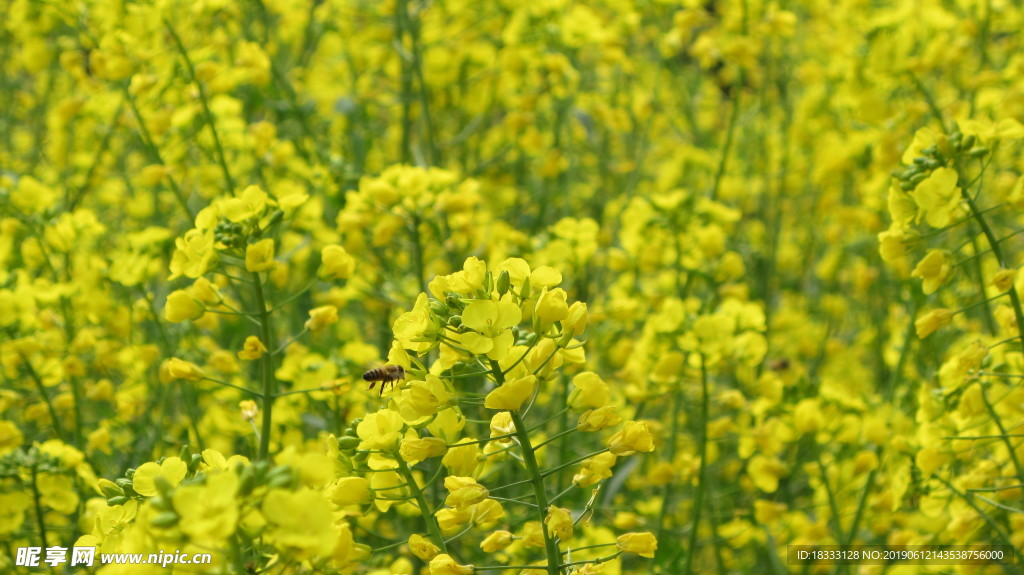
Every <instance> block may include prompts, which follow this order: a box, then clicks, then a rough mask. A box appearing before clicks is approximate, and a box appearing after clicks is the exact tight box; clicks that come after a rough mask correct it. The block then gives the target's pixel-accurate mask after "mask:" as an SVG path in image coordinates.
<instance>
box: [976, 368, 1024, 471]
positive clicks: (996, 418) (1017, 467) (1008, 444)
mask: <svg viewBox="0 0 1024 575" xmlns="http://www.w3.org/2000/svg"><path fill="white" fill-rule="evenodd" d="M979 388H980V389H981V400H982V401H984V402H985V409H987V410H988V413H989V415H990V416H992V421H993V422H995V424H996V427H998V428H999V433H1001V434H1002V440H1003V443H1005V444H1006V450H1007V451H1009V452H1010V460H1011V461H1013V468H1014V469H1015V470H1016V471H1017V478H1018V479H1019V480H1020V481H1022V482H1024V472H1022V469H1024V468H1022V467H1021V465H1020V459H1019V458H1018V457H1017V450H1016V448H1015V447H1014V445H1013V442H1012V441H1010V436H1009V434H1007V433H1006V427H1005V426H1004V425H1003V420H1002V419H1001V418H1000V417H999V414H998V413H996V408H995V407H994V406H993V405H992V402H990V401H989V400H988V396H986V395H985V386H984V385H981V384H979Z"/></svg>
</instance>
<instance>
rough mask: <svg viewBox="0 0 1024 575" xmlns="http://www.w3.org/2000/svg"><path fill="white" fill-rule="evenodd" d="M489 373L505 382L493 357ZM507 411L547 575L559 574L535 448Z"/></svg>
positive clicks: (518, 419) (515, 416) (522, 425)
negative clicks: (529, 492)
mask: <svg viewBox="0 0 1024 575" xmlns="http://www.w3.org/2000/svg"><path fill="white" fill-rule="evenodd" d="M491 373H493V374H494V379H495V380H496V381H497V383H498V385H502V384H503V383H505V375H504V374H503V373H502V372H501V366H500V365H498V362H496V361H494V360H493V359H492V360H491ZM509 413H510V414H511V415H512V424H513V425H514V426H515V428H516V438H517V439H518V440H519V447H520V449H522V451H523V462H524V463H525V464H526V470H527V471H528V472H529V474H530V483H531V484H532V485H533V495H534V498H535V499H536V500H537V515H538V517H539V518H540V528H541V532H542V533H543V534H544V549H545V550H546V551H547V555H548V565H547V567H548V575H559V574H560V573H561V572H562V569H561V563H562V556H561V554H560V553H559V552H558V543H557V542H556V541H555V540H554V538H552V537H551V534H550V533H548V526H547V524H546V523H544V519H545V518H546V515H545V514H546V513H547V511H548V495H547V492H546V491H544V475H543V474H542V473H541V471H540V465H538V464H537V455H536V450H534V448H533V443H532V442H531V441H530V434H529V431H528V428H527V427H526V423H525V422H524V421H523V418H522V416H521V415H519V412H518V411H510V412H509Z"/></svg>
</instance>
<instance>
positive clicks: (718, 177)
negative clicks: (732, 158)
mask: <svg viewBox="0 0 1024 575" xmlns="http://www.w3.org/2000/svg"><path fill="white" fill-rule="evenodd" d="M739 115H740V94H739V91H738V90H737V92H736V95H735V97H733V99H732V112H731V113H730V114H729V127H728V128H727V129H726V130H727V131H726V133H725V143H723V144H722V157H720V158H719V159H718V170H716V171H715V181H714V183H713V184H712V186H711V199H712V200H715V199H716V198H717V197H718V189H719V187H721V185H722V178H723V177H724V176H725V168H726V166H727V165H728V162H729V150H730V149H731V148H732V140H733V136H734V135H735V133H736V120H737V118H739Z"/></svg>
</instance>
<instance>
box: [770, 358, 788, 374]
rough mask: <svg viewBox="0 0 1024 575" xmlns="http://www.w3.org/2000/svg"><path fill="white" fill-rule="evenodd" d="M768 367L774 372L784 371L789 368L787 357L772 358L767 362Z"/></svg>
mask: <svg viewBox="0 0 1024 575" xmlns="http://www.w3.org/2000/svg"><path fill="white" fill-rule="evenodd" d="M768 369H770V370H772V371H776V372H778V371H786V370H787V369H789V359H788V358H785V357H784V358H782V359H776V360H773V361H772V362H771V363H769V364H768Z"/></svg>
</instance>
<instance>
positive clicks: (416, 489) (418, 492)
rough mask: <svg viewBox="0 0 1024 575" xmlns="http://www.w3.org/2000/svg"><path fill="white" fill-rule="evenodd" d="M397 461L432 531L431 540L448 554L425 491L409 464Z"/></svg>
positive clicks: (399, 458) (401, 460)
mask: <svg viewBox="0 0 1024 575" xmlns="http://www.w3.org/2000/svg"><path fill="white" fill-rule="evenodd" d="M395 459H396V460H397V461H398V469H399V471H400V472H401V474H402V477H404V478H405V483H406V485H407V486H408V487H409V488H410V489H412V494H413V497H415V498H416V504H417V505H418V506H419V508H420V515H422V516H423V522H424V523H426V524H427V531H430V538H431V539H433V540H434V544H435V545H437V546H438V547H440V548H441V551H442V552H444V553H447V552H448V547H447V546H446V545H445V542H444V535H443V534H442V533H441V527H440V526H439V525H438V524H437V519H435V518H434V511H433V510H432V509H431V508H430V506H429V505H428V504H427V498H426V497H424V496H423V490H422V489H420V486H419V485H418V484H417V483H416V478H415V477H413V475H412V470H411V469H409V464H408V463H406V462H405V460H404V459H402V458H401V457H396V458H395Z"/></svg>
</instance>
